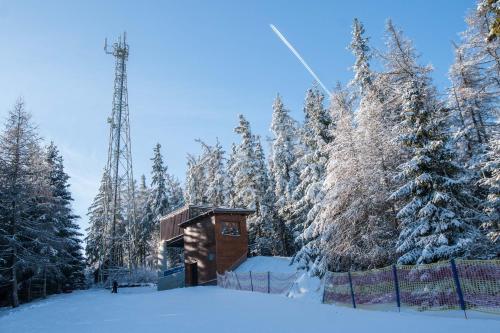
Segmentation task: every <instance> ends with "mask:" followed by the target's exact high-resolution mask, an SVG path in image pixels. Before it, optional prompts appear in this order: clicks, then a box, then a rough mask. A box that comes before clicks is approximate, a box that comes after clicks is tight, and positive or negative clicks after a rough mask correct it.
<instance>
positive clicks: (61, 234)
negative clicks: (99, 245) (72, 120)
mask: <svg viewBox="0 0 500 333" xmlns="http://www.w3.org/2000/svg"><path fill="white" fill-rule="evenodd" d="M46 163H47V167H48V185H49V188H50V197H49V198H50V199H49V202H48V203H47V206H48V207H49V209H48V212H47V214H46V216H47V217H48V218H49V219H50V220H51V224H52V225H53V226H54V227H55V230H56V232H55V237H56V242H57V243H58V255H57V258H58V260H57V263H58V266H59V267H58V269H59V271H60V272H61V275H62V278H61V279H60V283H61V284H65V285H69V286H71V287H72V288H75V287H82V286H83V284H84V274H83V271H84V268H85V266H84V259H83V254H82V250H83V249H82V240H81V236H82V234H81V233H80V231H79V226H78V224H76V222H75V221H76V219H78V218H79V216H77V215H75V214H73V211H72V209H71V203H72V201H73V198H72V196H71V192H70V191H69V183H68V181H69V176H68V175H67V174H66V172H65V171H64V166H63V158H62V156H61V155H60V154H59V151H58V149H57V147H56V146H55V145H54V143H52V142H51V143H50V145H49V146H48V147H47V152H46Z"/></svg>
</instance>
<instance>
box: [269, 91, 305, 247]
mask: <svg viewBox="0 0 500 333" xmlns="http://www.w3.org/2000/svg"><path fill="white" fill-rule="evenodd" d="M271 133H272V135H273V137H272V143H271V153H270V167H269V172H270V174H272V177H271V179H272V180H273V184H272V185H271V186H272V188H273V192H274V198H276V202H275V204H274V207H275V209H276V210H277V221H276V226H277V228H276V232H277V233H278V235H277V236H278V238H279V241H280V242H281V244H282V245H281V246H282V248H283V253H282V254H283V255H287V256H289V255H293V254H294V253H295V252H296V248H295V244H294V239H293V233H292V231H293V229H294V226H293V225H292V223H293V222H292V221H293V219H292V216H291V211H290V209H289V207H291V202H292V193H293V191H294V190H295V188H296V187H297V184H298V182H299V174H298V170H296V169H294V168H293V166H294V165H295V161H296V160H297V158H298V156H300V155H301V147H300V145H299V144H298V141H297V137H298V135H297V124H296V122H295V120H294V119H292V117H291V116H290V114H289V111H288V110H287V109H286V108H285V107H284V105H283V102H282V101H281V97H280V96H279V95H278V96H277V97H276V99H275V101H274V104H273V116H272V121H271Z"/></svg>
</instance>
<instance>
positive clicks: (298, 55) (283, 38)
mask: <svg viewBox="0 0 500 333" xmlns="http://www.w3.org/2000/svg"><path fill="white" fill-rule="evenodd" d="M270 26H271V29H273V31H274V33H275V34H276V35H277V36H278V37H279V39H281V41H282V42H283V43H284V44H285V45H286V47H288V49H289V50H290V51H292V53H293V54H294V55H295V56H296V57H297V59H299V61H300V62H301V63H302V65H304V67H305V68H306V69H307V71H308V72H309V73H310V74H311V75H312V77H313V78H314V79H315V80H316V82H318V83H319V85H320V86H321V88H323V90H324V91H325V92H326V94H327V95H328V96H330V95H331V93H330V92H329V91H328V89H326V87H325V85H324V84H323V82H321V80H320V79H319V77H318V76H317V75H316V73H314V72H313V70H312V69H311V67H309V65H308V64H307V62H306V61H305V60H304V59H303V58H302V57H301V55H300V54H299V52H297V50H296V49H295V48H294V47H293V46H292V44H290V43H289V42H288V41H287V40H286V38H285V36H283V35H282V34H281V32H280V31H279V30H278V28H276V27H275V26H274V24H271V25H270Z"/></svg>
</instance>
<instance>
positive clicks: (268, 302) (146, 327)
mask: <svg viewBox="0 0 500 333" xmlns="http://www.w3.org/2000/svg"><path fill="white" fill-rule="evenodd" d="M295 269H296V267H294V266H290V265H289V259H288V258H276V257H275V258H270V257H254V258H250V259H248V260H247V261H246V262H245V263H243V264H242V265H241V266H240V267H239V268H238V269H237V270H238V272H247V271H252V272H267V271H272V272H282V273H286V272H290V273H291V272H294V271H295ZM321 292H322V290H321V283H320V281H319V279H317V278H311V277H309V275H308V274H307V273H306V272H299V274H298V279H297V283H296V284H295V285H294V288H293V289H292V291H291V292H290V293H289V294H288V296H289V297H285V296H284V295H273V294H261V293H257V292H254V293H252V292H246V291H236V290H229V289H222V288H218V287H196V288H184V289H176V290H168V291H161V292H158V291H156V289H155V288H154V287H141V288H123V289H120V290H119V293H118V294H111V293H110V292H109V291H108V290H102V289H91V290H87V291H77V292H74V293H72V294H66V295H55V296H51V297H49V298H48V299H46V300H42V301H36V302H33V303H30V304H25V305H22V306H21V307H20V308H18V309H14V310H9V309H2V310H0V332H1V333H9V332H15V333H23V332H27V333H29V332H37V333H43V332H51V333H52V332H53V333H59V332H72V333H78V332H107V333H111V332H119V333H126V332H141V333H149V332H177V333H182V332H198V331H199V332H207V333H208V332H213V333H224V332H231V333H233V332H235V333H240V332H241V333H245V332H251V333H256V332H258V333H264V332H272V333H279V332H286V333H293V332H304V333H308V332H312V333H320V332H338V333H343V332H350V333H357V332H359V333H366V332H370V333H376V332H383V333H391V332H395V333H401V332H404V333H412V332H415V333H417V332H425V333H432V332H439V333H443V332H453V333H465V332H481V333H489V332H495V333H498V332H500V317H493V316H491V317H486V318H478V317H480V315H479V314H476V313H471V314H470V315H471V316H473V317H475V318H474V319H468V320H465V319H464V318H463V317H461V314H460V313H451V312H425V313H418V312H402V313H398V312H394V309H392V311H369V310H359V309H357V310H355V309H351V308H347V307H340V306H333V305H324V304H321V301H320V300H321ZM450 315H451V316H454V317H447V316H450Z"/></svg>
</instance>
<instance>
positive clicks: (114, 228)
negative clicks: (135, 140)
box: [104, 32, 136, 269]
mask: <svg viewBox="0 0 500 333" xmlns="http://www.w3.org/2000/svg"><path fill="white" fill-rule="evenodd" d="M104 52H105V53H106V54H111V55H113V56H114V57H115V81H114V92H113V107H112V112H111V117H110V118H108V123H109V146H108V161H107V164H106V171H107V173H108V175H109V176H108V181H109V186H108V187H107V189H108V190H107V191H106V196H107V198H106V200H105V202H106V203H107V209H106V210H107V212H106V224H107V227H108V231H109V232H110V235H109V237H110V240H109V243H108V244H109V258H108V260H109V268H110V269H115V268H118V267H122V266H124V264H125V260H124V256H125V252H126V253H127V255H128V260H127V263H128V265H129V267H130V266H131V265H132V258H133V253H132V251H133V250H134V244H133V242H134V240H135V237H134V236H135V235H134V231H135V227H136V223H135V200H134V199H135V198H134V197H135V193H134V187H135V186H134V185H135V184H134V177H133V171H132V150H131V142H130V120H129V109H128V91H127V60H128V55H129V46H128V44H127V35H126V33H125V32H124V33H123V36H120V37H119V38H118V41H117V42H115V43H113V45H112V46H111V48H108V44H107V40H105V43H104Z"/></svg>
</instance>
